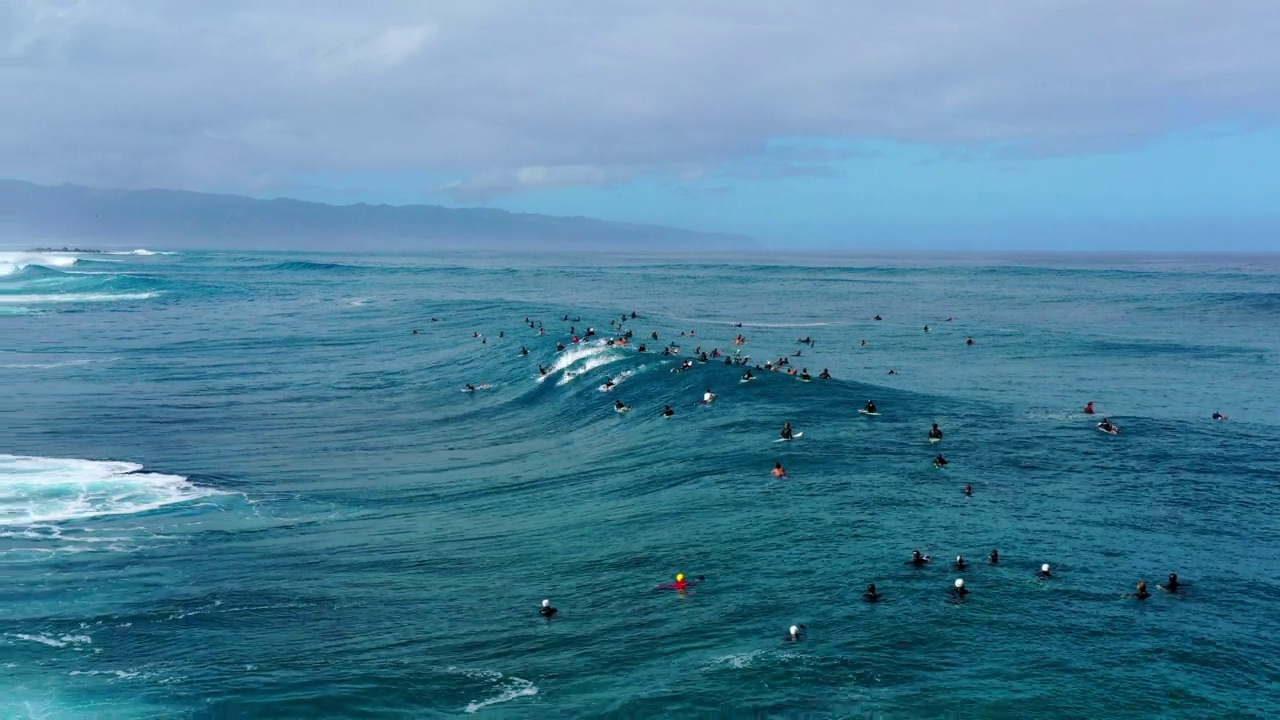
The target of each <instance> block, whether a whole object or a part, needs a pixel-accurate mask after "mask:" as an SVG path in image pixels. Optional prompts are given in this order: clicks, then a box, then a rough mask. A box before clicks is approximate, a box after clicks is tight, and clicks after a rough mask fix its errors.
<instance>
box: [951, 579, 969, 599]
mask: <svg viewBox="0 0 1280 720" xmlns="http://www.w3.org/2000/svg"><path fill="white" fill-rule="evenodd" d="M951 594H952V595H954V596H955V597H956V598H962V597H964V596H965V595H968V594H969V589H968V588H966V587H965V586H964V580H961V579H960V578H956V586H955V588H954V589H953V590H952V591H951Z"/></svg>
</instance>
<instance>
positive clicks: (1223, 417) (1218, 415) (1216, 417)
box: [1213, 412, 1228, 420]
mask: <svg viewBox="0 0 1280 720" xmlns="http://www.w3.org/2000/svg"><path fill="white" fill-rule="evenodd" d="M1213 419H1214V420H1226V419H1228V418H1227V416H1226V415H1223V414H1222V413H1220V412H1215V413H1214V414H1213Z"/></svg>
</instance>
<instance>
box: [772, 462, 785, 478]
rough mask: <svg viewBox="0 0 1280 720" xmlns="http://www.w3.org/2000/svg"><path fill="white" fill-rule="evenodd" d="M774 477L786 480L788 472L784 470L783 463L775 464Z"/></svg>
mask: <svg viewBox="0 0 1280 720" xmlns="http://www.w3.org/2000/svg"><path fill="white" fill-rule="evenodd" d="M773 476H774V477H776V478H785V477H786V476H787V471H786V470H783V469H782V463H774V464H773Z"/></svg>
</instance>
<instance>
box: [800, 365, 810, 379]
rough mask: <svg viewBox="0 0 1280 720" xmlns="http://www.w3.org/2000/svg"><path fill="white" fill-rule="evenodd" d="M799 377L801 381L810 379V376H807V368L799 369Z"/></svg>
mask: <svg viewBox="0 0 1280 720" xmlns="http://www.w3.org/2000/svg"><path fill="white" fill-rule="evenodd" d="M800 379H801V380H803V381H805V382H809V380H810V378H809V368H805V369H803V370H801V371H800Z"/></svg>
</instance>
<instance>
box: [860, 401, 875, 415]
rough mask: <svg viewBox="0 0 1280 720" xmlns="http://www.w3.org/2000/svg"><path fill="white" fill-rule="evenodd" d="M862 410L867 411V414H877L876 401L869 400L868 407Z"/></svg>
mask: <svg viewBox="0 0 1280 720" xmlns="http://www.w3.org/2000/svg"><path fill="white" fill-rule="evenodd" d="M862 409H863V410H865V411H867V412H869V413H873V412H875V411H876V401H875V400H868V401H867V406H866V407H864V408H862Z"/></svg>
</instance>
